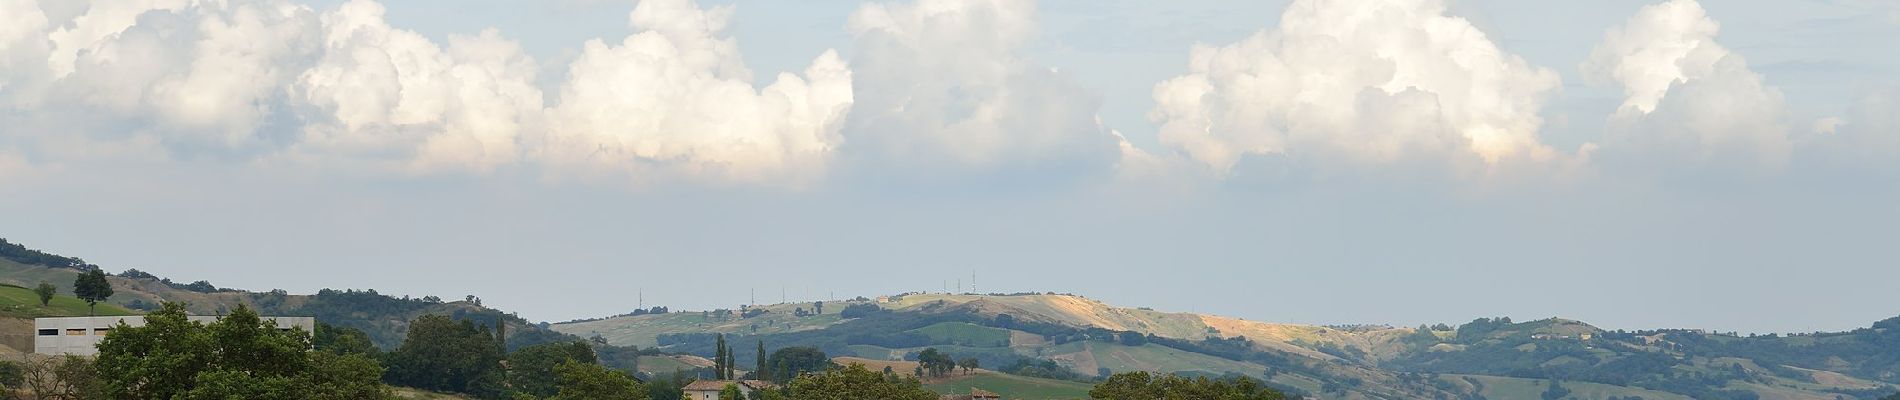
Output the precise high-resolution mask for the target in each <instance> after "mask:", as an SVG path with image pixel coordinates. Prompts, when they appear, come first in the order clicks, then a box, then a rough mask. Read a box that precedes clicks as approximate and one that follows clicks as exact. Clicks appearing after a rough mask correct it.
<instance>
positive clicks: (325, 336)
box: [311, 322, 382, 358]
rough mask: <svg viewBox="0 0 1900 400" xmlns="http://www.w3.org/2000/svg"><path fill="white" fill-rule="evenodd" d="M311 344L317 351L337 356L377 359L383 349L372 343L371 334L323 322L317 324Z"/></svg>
mask: <svg viewBox="0 0 1900 400" xmlns="http://www.w3.org/2000/svg"><path fill="white" fill-rule="evenodd" d="M311 344H312V345H313V346H315V348H316V349H317V351H324V352H329V353H331V354H336V355H349V354H362V355H365V356H369V358H377V357H379V356H380V353H382V349H378V348H376V343H374V342H371V341H370V338H369V334H368V333H364V332H363V330H361V329H356V328H351V327H347V326H336V325H330V324H326V323H323V322H317V329H316V332H315V334H313V335H311Z"/></svg>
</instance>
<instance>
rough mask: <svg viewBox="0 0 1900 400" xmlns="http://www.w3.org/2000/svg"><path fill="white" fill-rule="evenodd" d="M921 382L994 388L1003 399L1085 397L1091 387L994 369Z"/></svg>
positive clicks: (940, 388) (963, 389)
mask: <svg viewBox="0 0 1900 400" xmlns="http://www.w3.org/2000/svg"><path fill="white" fill-rule="evenodd" d="M924 386H925V387H926V388H929V389H930V390H931V391H935V392H937V393H940V394H969V393H970V388H978V389H983V390H988V391H991V392H996V394H1000V395H1002V396H1003V398H1005V399H1024V400H1050V399H1086V398H1089V389H1090V388H1092V387H1094V386H1092V385H1089V384H1087V383H1082V382H1070V381H1062V380H1054V379H1042V378H1031V377H1026V376H1016V375H1009V374H1003V373H995V372H989V373H979V374H974V375H966V376H962V377H958V378H952V379H949V380H945V381H943V382H938V383H932V384H928V385H924Z"/></svg>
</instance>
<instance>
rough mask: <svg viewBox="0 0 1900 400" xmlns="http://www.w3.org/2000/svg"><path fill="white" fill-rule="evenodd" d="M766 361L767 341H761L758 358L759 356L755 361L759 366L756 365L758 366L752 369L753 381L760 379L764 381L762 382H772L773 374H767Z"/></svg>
mask: <svg viewBox="0 0 1900 400" xmlns="http://www.w3.org/2000/svg"><path fill="white" fill-rule="evenodd" d="M765 361H766V359H765V341H764V340H760V341H759V352H758V356H757V358H755V359H754V363H755V364H757V365H756V366H754V367H752V378H753V379H758V380H762V381H765V380H771V379H772V378H771V374H770V373H768V372H766V370H765Z"/></svg>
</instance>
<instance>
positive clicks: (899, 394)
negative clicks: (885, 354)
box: [787, 364, 937, 400]
mask: <svg viewBox="0 0 1900 400" xmlns="http://www.w3.org/2000/svg"><path fill="white" fill-rule="evenodd" d="M790 390H791V393H789V396H787V397H788V398H793V399H799V400H862V399H881V400H935V399H936V398H937V393H935V392H931V391H930V390H927V389H924V385H923V383H921V382H918V381H917V378H915V377H910V378H901V379H900V378H896V377H890V378H886V377H885V375H884V374H880V373H877V372H873V371H871V370H870V369H866V368H864V365H863V364H851V366H848V367H844V368H840V369H833V370H828V371H825V372H822V373H814V374H805V375H800V376H799V377H798V378H797V379H792V383H791V385H790Z"/></svg>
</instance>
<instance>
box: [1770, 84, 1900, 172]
mask: <svg viewBox="0 0 1900 400" xmlns="http://www.w3.org/2000/svg"><path fill="white" fill-rule="evenodd" d="M1814 130H1815V132H1814V134H1813V135H1810V136H1808V137H1805V138H1804V139H1805V140H1803V141H1801V143H1799V145H1798V146H1797V147H1796V149H1797V151H1799V153H1798V154H1800V155H1801V157H1800V160H1801V163H1802V164H1808V165H1815V166H1825V167H1837V168H1839V169H1841V170H1866V171H1871V172H1876V173H1894V172H1900V88H1886V89H1883V90H1877V91H1873V92H1872V93H1869V94H1867V95H1865V96H1863V97H1861V99H1860V100H1859V101H1857V102H1855V103H1854V105H1853V107H1852V108H1851V109H1849V110H1848V112H1847V115H1846V116H1845V117H1829V118H1822V119H1821V120H1819V121H1816V122H1815V126H1814Z"/></svg>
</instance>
